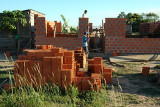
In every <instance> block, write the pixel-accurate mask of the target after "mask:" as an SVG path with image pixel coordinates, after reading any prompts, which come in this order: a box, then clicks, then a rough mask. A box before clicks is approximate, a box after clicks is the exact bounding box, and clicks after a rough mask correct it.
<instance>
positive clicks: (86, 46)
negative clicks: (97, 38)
mask: <svg viewBox="0 0 160 107" xmlns="http://www.w3.org/2000/svg"><path fill="white" fill-rule="evenodd" d="M89 39H90V38H89V37H88V32H87V31H85V32H84V35H83V37H82V44H83V50H84V51H85V53H86V56H87V59H88V54H89V51H88V41H89Z"/></svg>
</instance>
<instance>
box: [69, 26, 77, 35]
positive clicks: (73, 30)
mask: <svg viewBox="0 0 160 107" xmlns="http://www.w3.org/2000/svg"><path fill="white" fill-rule="evenodd" d="M70 31H71V32H72V33H78V30H77V28H75V27H73V26H71V27H70Z"/></svg>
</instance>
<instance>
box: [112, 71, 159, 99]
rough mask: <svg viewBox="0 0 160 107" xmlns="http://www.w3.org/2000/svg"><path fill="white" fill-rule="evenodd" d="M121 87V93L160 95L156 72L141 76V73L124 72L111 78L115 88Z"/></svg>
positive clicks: (147, 95) (148, 95)
mask: <svg viewBox="0 0 160 107" xmlns="http://www.w3.org/2000/svg"><path fill="white" fill-rule="evenodd" d="M117 80H118V81H119V85H120V86H121V87H122V92H123V93H129V94H137V95H144V96H146V97H160V84H159V83H158V82H157V77H156V74H150V75H149V76H146V77H143V76H142V75H141V73H137V74H126V75H121V76H118V77H115V78H113V83H112V84H113V85H114V87H116V88H119V87H118V81H117Z"/></svg>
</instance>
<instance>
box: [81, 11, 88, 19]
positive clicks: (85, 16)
mask: <svg viewBox="0 0 160 107" xmlns="http://www.w3.org/2000/svg"><path fill="white" fill-rule="evenodd" d="M82 18H87V10H85V11H84V14H83V15H82Z"/></svg>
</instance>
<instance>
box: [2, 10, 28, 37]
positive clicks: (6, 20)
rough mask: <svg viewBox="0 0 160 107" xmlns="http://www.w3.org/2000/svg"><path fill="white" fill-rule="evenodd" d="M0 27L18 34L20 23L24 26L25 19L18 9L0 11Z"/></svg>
mask: <svg viewBox="0 0 160 107" xmlns="http://www.w3.org/2000/svg"><path fill="white" fill-rule="evenodd" d="M0 23H1V29H2V30H3V31H5V32H7V33H12V34H18V35H19V34H20V28H19V27H20V25H22V26H25V25H26V24H27V20H26V18H25V15H24V14H23V13H22V11H20V10H15V11H3V12H2V13H0Z"/></svg>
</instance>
